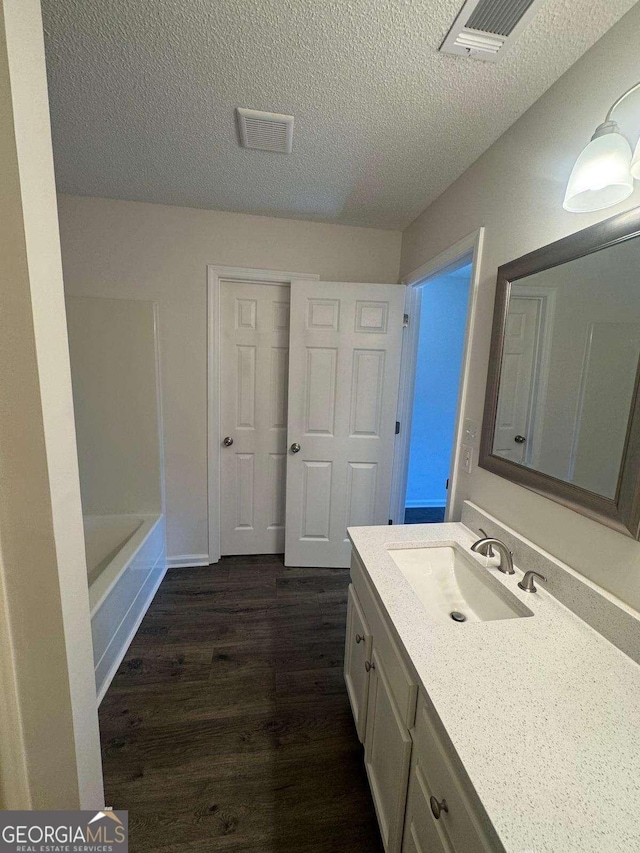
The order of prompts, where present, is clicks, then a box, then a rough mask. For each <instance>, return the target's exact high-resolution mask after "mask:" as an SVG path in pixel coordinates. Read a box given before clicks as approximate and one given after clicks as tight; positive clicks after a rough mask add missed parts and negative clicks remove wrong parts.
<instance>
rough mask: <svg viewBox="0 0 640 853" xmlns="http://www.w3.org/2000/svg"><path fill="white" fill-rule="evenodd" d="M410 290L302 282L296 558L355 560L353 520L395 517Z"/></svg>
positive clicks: (295, 293) (327, 562)
mask: <svg viewBox="0 0 640 853" xmlns="http://www.w3.org/2000/svg"><path fill="white" fill-rule="evenodd" d="M404 297H405V288H404V287H403V286H400V285H388V284H387V285H385V284H353V283H344V282H326V281H325V282H320V281H295V282H293V284H292V292H291V335H290V347H291V357H290V359H289V429H288V441H289V451H288V457H287V530H286V549H285V563H286V565H288V566H326V567H345V568H346V567H348V566H349V562H350V555H351V548H350V545H349V541H348V539H347V527H357V526H362V525H372V524H387V523H388V519H389V499H390V492H391V472H392V465H393V449H394V436H395V421H396V407H397V398H398V380H399V376H400V356H401V349H402V331H403V328H402V317H403V312H404ZM297 445H299V446H300V450H299V451H297V452H295V451H296V450H297V447H296V446H297Z"/></svg>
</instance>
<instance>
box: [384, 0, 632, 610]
mask: <svg viewBox="0 0 640 853" xmlns="http://www.w3.org/2000/svg"><path fill="white" fill-rule="evenodd" d="M638 33H640V4H639V5H636V6H635V7H634V8H633V9H632V10H631V11H630V12H629V13H628V14H627V15H626V16H625V17H624V18H622V20H621V21H620V22H619V23H618V24H617V25H616V26H615V27H613V28H612V29H611V30H610V31H609V32H608V33H607V34H606V35H605V36H604V37H603V38H602V39H601V40H600V41H599V42H597V43H596V44H595V45H594V46H593V47H592V48H591V49H590V50H589V51H588V52H587V53H586V54H585V55H584V56H583V57H582V58H581V59H580V60H579V61H578V62H577V63H576V64H575V65H574V66H573V67H572V68H571V69H569V71H567V72H566V74H564V75H563V77H561V78H560V80H559V81H558V82H557V83H556V84H555V85H554V86H553V87H552V88H551V89H550V90H549V91H548V92H547V93H546V94H545V95H543V96H542V98H540V99H539V100H538V101H537V102H536V103H535V104H534V105H533V106H532V107H531V108H530V109H529V110H528V111H527V112H526V113H525V114H524V115H523V116H522V117H521V118H520V119H519V120H518V121H517V122H516V123H515V124H514V125H513V126H512V127H511V128H510V129H509V130H508V131H507V133H505V134H504V135H503V136H502V137H501V138H500V139H499V140H498V141H497V142H496V143H494V145H492V146H491V148H489V150H488V151H487V152H486V153H485V154H484V155H483V156H482V157H480V159H479V160H477V161H476V163H475V164H474V165H473V166H471V168H470V169H468V170H467V171H466V172H465V173H464V174H463V175H462V176H461V177H460V178H459V179H458V180H457V181H456V182H455V183H454V184H452V186H451V187H449V189H448V190H447V191H446V192H445V193H443V195H441V196H440V198H438V199H437V200H436V201H435V202H434V203H433V204H432V205H430V206H429V207H428V208H427V209H426V210H425V211H424V212H423V213H422V214H421V215H420V216H419V217H418V218H417V219H416V220H415V221H414V222H413V223H412V224H411V225H410V226H409V228H407V229H406V231H405V232H404V234H403V242H402V260H401V273H402V275H406V274H408V273H409V272H410V271H411V270H413V269H415V268H416V267H418V266H419V265H420V264H422V263H424V262H425V261H427V260H429V259H430V258H433V257H435V256H436V255H438V254H439V253H440V252H442V251H443V250H445V249H446V248H447V247H449V246H451V245H452V244H453V243H455V242H456V241H457V240H460V239H461V238H463V237H465V236H466V235H467V234H469V233H471V232H473V231H475V230H476V229H477V228H479V227H480V226H484V227H485V229H486V231H485V241H484V252H483V257H482V265H481V271H480V272H481V284H480V295H479V300H478V316H477V325H476V329H475V335H474V340H473V342H472V359H471V361H472V365H473V366H472V375H471V377H470V379H471V382H470V398H469V412H468V417H473V418H475V419H477V420H478V421H481V420H482V413H483V404H484V392H485V383H486V373H487V364H488V357H489V340H490V334H491V323H492V317H493V302H494V292H495V280H496V273H497V269H498V267H499V266H500V265H501V264H504V263H506V262H507V261H510V260H512V259H514V258H517V257H519V256H520V255H523V254H525V253H526V252H529V251H532V250H533V249H536V248H538V247H540V246H543V245H545V244H547V243H550V242H552V241H553V240H557V239H559V238H561V237H564V236H566V235H568V234H571V233H573V232H575V231H579V230H581V229H583V228H586V227H587V226H588V225H591V224H593V223H594V222H597V221H600V220H602V219H606V218H608V217H609V216H612V215H613V214H616V213H619V212H621V211H622V210H625V209H629V208H631V207H635V206H636V205H638V204H639V203H640V189H639V188H638V185H637V184H636V191H635V193H634V194H633V196H632V197H631V198H629V199H628V201H627V202H625V203H624V204H621V205H617V206H616V207H613V208H609V210H606V211H601V212H599V213H596V214H585V215H576V214H570V213H567V212H565V211H564V210H563V209H562V200H563V197H564V190H565V187H566V182H567V179H568V177H569V174H570V171H571V168H572V165H573V162H574V161H575V158H576V157H577V156H578V154H579V153H580V151H581V150H582V148H583V147H584V145H585V144H586V143H587V142H588V141H589V139H590V137H591V134H592V133H593V131H594V130H595V128H596V126H597V125H598V124H599V123H600V122H602V121H603V120H604V116H605V114H606V112H607V109H608V108H609V106H610V105H611V103H612V102H613V101H614V100H615V99H616V98H617V97H618V96H619V95H620V94H621V93H622V92H624V91H625V90H626V89H627V88H629V87H630V86H631V85H633V84H634V83H635V82H637V80H638V76H639V73H638V50H637V42H638ZM615 117H616V118H617V119H618V121H619V123H620V126H621V129H622V130H623V132H625V133H627V134H628V136H629V138H630V141H631V142H632V144H635V141H636V139H637V138H638V136H639V135H640V94H639V95H636V96H635V97H634V98H629V99H628V101H627V102H626V103H625V104H624V105H623V107H622V108H621V109H620V110H619V111H618V113H617V115H616V116H615ZM436 153H437V152H436ZM476 455H477V454H476ZM460 493H461V497H462V498H469V499H471V500H472V501H474V502H476V503H477V504H479V505H480V506H481V507H483V508H484V509H485V510H487V511H488V512H490V513H492V514H494V515H495V516H497V517H498V518H500V519H501V520H502V521H504V522H505V523H507V524H508V525H510V526H511V527H513V528H515V529H516V530H518V531H519V532H520V533H522V534H524V535H525V536H527V537H529V538H530V539H532V540H533V541H534V542H536V543H537V544H539V545H540V546H542V547H543V548H546V549H547V550H549V551H550V552H551V553H552V554H554V555H556V556H557V557H559V558H560V559H562V560H565V561H566V562H567V563H569V565H571V566H572V567H573V568H575V569H576V570H577V571H579V572H581V573H583V574H584V575H586V576H587V577H589V578H590V579H592V580H593V581H595V582H596V583H598V584H600V585H601V586H603V587H605V588H606V589H608V590H609V591H610V592H612V593H613V594H614V595H617V596H619V597H620V598H621V599H622V600H623V601H625V602H627V603H628V604H630V605H631V606H632V607H634V608H636V609H640V543H638V542H635V541H633V540H632V539H629V538H627V537H625V536H623V535H622V534H619V533H616V532H614V531H612V530H610V529H608V528H606V527H604V526H602V525H600V524H597V523H595V522H593V521H590V520H589V519H587V518H585V517H583V516H581V515H579V514H577V513H575V512H572V511H571V510H568V509H565V508H564V507H562V506H560V505H559V504H556V503H554V502H552V501H549V500H547V499H545V498H543V497H540V496H539V495H536V494H534V493H533V492H530V491H527V490H526V489H523V488H521V487H520V486H516V485H514V484H512V483H510V482H508V481H507V480H504V479H502V478H499V477H497V476H495V475H493V474H490V473H489V472H487V471H483V470H482V469H479V468H477V467H476V468H475V469H474V470H473V472H472V474H471V475H467V474H465V473H463V472H461V473H460Z"/></svg>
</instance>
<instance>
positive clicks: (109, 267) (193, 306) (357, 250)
mask: <svg viewBox="0 0 640 853" xmlns="http://www.w3.org/2000/svg"><path fill="white" fill-rule="evenodd" d="M58 209H59V218H60V237H61V243H62V260H63V268H64V280H65V290H66V293H67V295H73V296H102V297H117V298H120V299H122V298H127V299H150V300H154V301H155V302H157V304H158V311H159V330H160V334H159V339H160V357H161V363H162V398H163V402H162V405H163V414H164V445H165V465H166V516H167V548H168V555H169V558H171V557H173V558H177V557H185V558H186V559H188V558H189V557H193V556H196V557H202V556H204V555H206V554H208V549H209V546H208V532H207V407H206V365H207V361H206V347H207V333H206V322H207V305H206V283H207V278H206V275H207V269H206V268H207V264H220V265H225V266H234V267H252V268H258V269H277V270H285V271H290V272H309V273H317V274H318V275H319V276H320V278H321V279H325V280H328V281H371V282H387V283H395V282H397V280H398V272H399V264H400V244H401V239H402V235H401V233H400V232H399V231H382V230H378V229H372V228H355V227H349V226H343V225H327V224H323V223H317V222H306V221H297V220H288V219H276V218H270V217H265V216H247V215H243V214H235V213H223V212H218V211H210V210H193V209H190V208H179V207H166V206H163V205H156V204H142V203H138V202H128V201H113V200H109V199H97V198H79V197H70V196H60V197H59V199H58Z"/></svg>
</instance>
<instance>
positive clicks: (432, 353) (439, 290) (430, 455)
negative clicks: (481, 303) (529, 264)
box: [389, 228, 484, 524]
mask: <svg viewBox="0 0 640 853" xmlns="http://www.w3.org/2000/svg"><path fill="white" fill-rule="evenodd" d="M483 240H484V228H479V229H478V230H477V231H475V232H473V233H472V234H469V235H468V236H467V237H465V238H464V239H462V240H460V241H458V242H457V243H455V244H454V245H453V246H451V247H449V249H447V250H445V251H444V252H442V253H441V254H440V255H438V256H437V257H435V258H433V259H432V260H431V261H428V262H427V263H425V264H423V265H422V266H421V267H419V268H418V269H416V270H414V271H413V272H412V273H410V274H409V275H408V276H407V277H406V278H405V279H404V280H403V284H406V286H407V291H406V299H405V312H406V313H405V325H406V326H407V328H406V329H405V337H404V342H403V347H402V368H401V373H400V392H399V397H398V414H397V422H396V433H397V435H396V444H395V449H394V463H393V464H394V474H393V488H392V497H391V507H390V512H389V523H390V524H412V523H413V524H424V523H431V522H434V523H438V522H442V521H457V520H459V519H460V517H461V513H462V503H463V499H464V495H463V491H462V489H460V488H459V483H460V473H461V471H465V472H466V473H471V470H472V468H473V465H474V464H475V461H476V458H477V453H478V450H477V447H478V442H479V439H480V423H479V421H476V420H474V419H473V418H472V417H470V414H471V412H470V409H469V405H468V397H469V370H470V366H471V344H472V340H473V332H474V326H475V316H476V305H477V300H478V289H479V280H480V259H481V254H482V244H483Z"/></svg>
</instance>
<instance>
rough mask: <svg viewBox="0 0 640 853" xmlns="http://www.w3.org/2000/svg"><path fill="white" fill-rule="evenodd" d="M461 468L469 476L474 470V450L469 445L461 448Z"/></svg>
mask: <svg viewBox="0 0 640 853" xmlns="http://www.w3.org/2000/svg"><path fill="white" fill-rule="evenodd" d="M460 467H461V468H462V470H463V471H466V472H467V474H470V473H471V469H472V468H473V448H472V447H469V445H468V444H463V445H461V446H460Z"/></svg>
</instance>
